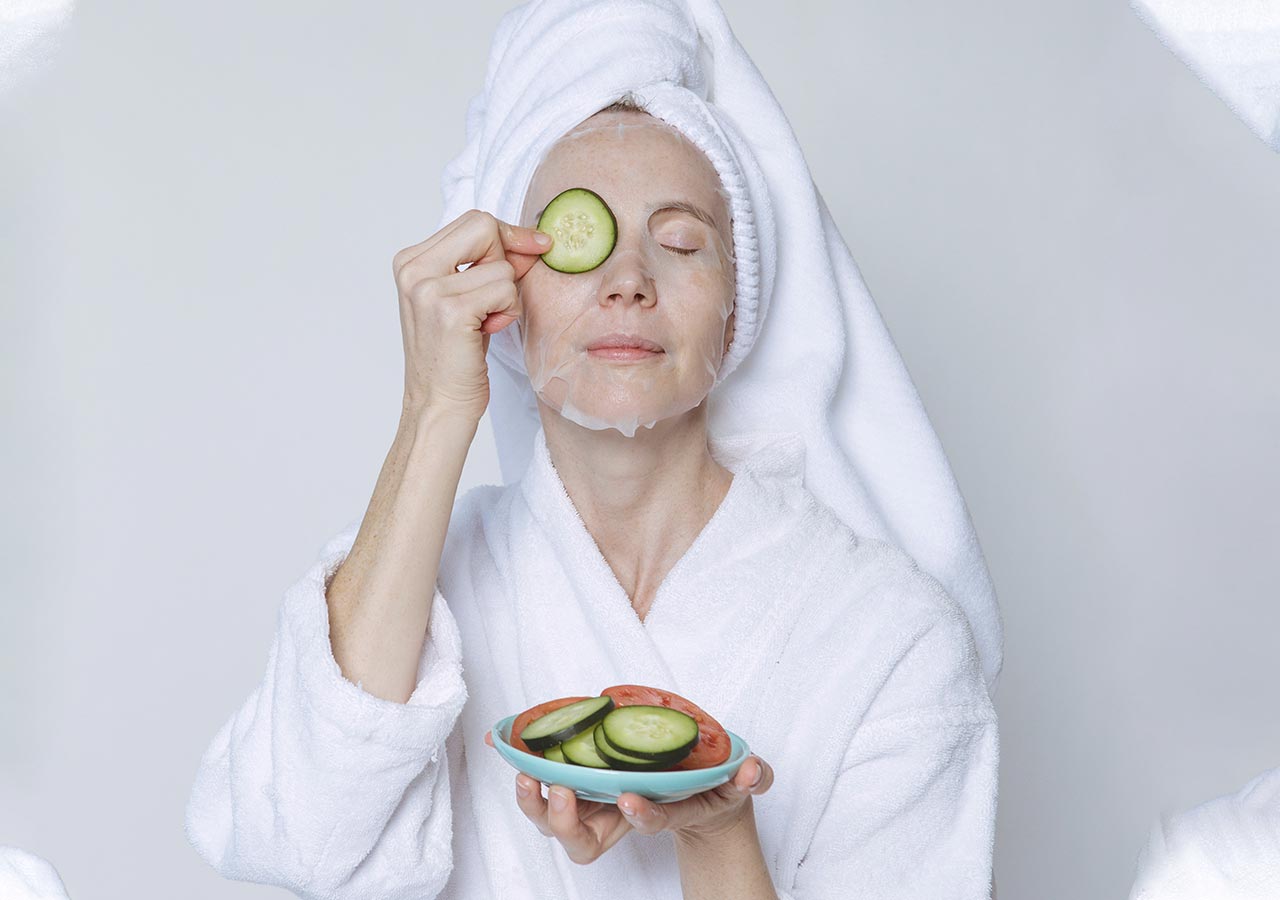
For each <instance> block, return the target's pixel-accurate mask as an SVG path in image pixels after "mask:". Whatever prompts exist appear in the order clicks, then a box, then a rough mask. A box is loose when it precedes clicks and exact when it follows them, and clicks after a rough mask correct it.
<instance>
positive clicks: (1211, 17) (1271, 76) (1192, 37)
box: [1130, 0, 1280, 150]
mask: <svg viewBox="0 0 1280 900" xmlns="http://www.w3.org/2000/svg"><path fill="white" fill-rule="evenodd" d="M1130 5H1131V6H1132V7H1133V9H1134V11H1135V12H1136V13H1137V14H1138V16H1139V17H1140V18H1141V19H1142V20H1143V21H1144V22H1146V23H1147V25H1148V26H1150V28H1151V29H1152V30H1153V31H1154V32H1155V33H1156V36H1157V37H1159V38H1160V40H1161V42H1162V43H1164V45H1165V46H1166V47H1168V48H1169V49H1170V50H1171V51H1173V53H1174V55H1175V56H1177V57H1178V58H1179V59H1180V60H1182V61H1183V63H1185V64H1186V65H1187V67H1188V68H1190V69H1191V71H1192V72H1194V73H1195V74H1196V76H1197V77H1198V78H1199V79H1200V80H1201V81H1203V82H1204V83H1205V84H1206V85H1207V86H1208V87H1209V89H1210V90H1212V91H1213V92H1214V93H1215V94H1217V95H1218V97H1220V98H1221V99H1222V100H1223V102H1225V103H1226V104H1227V106H1229V107H1230V108H1231V110H1232V111H1233V112H1234V113H1235V114H1236V115H1237V116H1239V117H1240V118H1241V119H1242V120H1243V121H1244V122H1245V124H1246V125H1248V126H1249V127H1250V128H1251V129H1252V130H1253V131H1254V133H1256V134H1257V135H1258V136H1259V137H1260V138H1262V139H1263V140H1264V141H1266V142H1267V143H1268V144H1270V145H1271V147H1272V148H1273V149H1275V150H1280V2H1277V0H1130Z"/></svg>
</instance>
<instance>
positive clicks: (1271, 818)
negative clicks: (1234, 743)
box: [1130, 769, 1280, 900]
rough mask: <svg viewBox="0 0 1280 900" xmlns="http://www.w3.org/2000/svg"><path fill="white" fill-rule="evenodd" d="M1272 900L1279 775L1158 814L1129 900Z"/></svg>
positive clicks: (1276, 894)
mask: <svg viewBox="0 0 1280 900" xmlns="http://www.w3.org/2000/svg"><path fill="white" fill-rule="evenodd" d="M1276 898H1280V769H1272V770H1271V771H1270V772H1264V773H1263V774H1261V775H1259V776H1258V777H1257V778H1254V779H1253V780H1252V781H1250V782H1249V783H1248V784H1246V785H1245V786H1244V787H1243V788H1241V789H1240V790H1239V791H1237V792H1235V793H1234V794H1228V795H1227V796H1225V797H1219V798H1217V799H1216V800H1210V801H1209V802H1208V803H1203V804H1201V805H1200V806H1197V807H1195V808H1194V809H1191V810H1188V811H1186V812H1183V813H1179V814H1177V815H1172V816H1163V817H1162V818H1161V819H1160V821H1159V822H1158V823H1157V824H1156V825H1155V826H1154V827H1153V828H1152V829H1151V836H1150V838H1149V839H1148V841H1147V845H1146V847H1145V848H1144V849H1143V851H1142V856H1141V857H1140V858H1139V862H1138V877H1137V880H1136V881H1135V882H1134V885H1133V891H1132V893H1131V894H1130V900H1276Z"/></svg>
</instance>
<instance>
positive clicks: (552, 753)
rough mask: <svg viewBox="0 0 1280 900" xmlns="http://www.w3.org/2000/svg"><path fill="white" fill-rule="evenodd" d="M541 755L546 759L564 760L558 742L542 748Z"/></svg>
mask: <svg viewBox="0 0 1280 900" xmlns="http://www.w3.org/2000/svg"><path fill="white" fill-rule="evenodd" d="M596 727H597V728H598V727H599V726H596ZM593 730H594V729H593ZM542 755H543V756H545V757H546V758H547V759H554V760H555V761H556V762H564V761H565V759H564V751H563V750H561V749H560V745H559V744H556V745H555V746H554V747H548V748H547V749H546V750H543V751H542Z"/></svg>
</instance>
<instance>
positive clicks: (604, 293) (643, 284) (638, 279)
mask: <svg viewBox="0 0 1280 900" xmlns="http://www.w3.org/2000/svg"><path fill="white" fill-rule="evenodd" d="M599 299H600V305H601V306H612V305H614V304H615V303H621V304H623V305H627V304H630V303H637V304H639V305H640V306H653V304H654V303H655V302H656V300H657V296H656V292H655V290H654V284H653V277H652V275H650V273H649V270H648V267H647V266H646V265H645V263H644V259H643V257H642V256H641V255H640V254H639V253H637V252H636V251H634V250H628V251H625V252H623V253H622V254H615V258H614V259H611V260H610V261H609V269H608V271H606V272H605V273H604V277H603V278H602V279H601V281H600V298H599Z"/></svg>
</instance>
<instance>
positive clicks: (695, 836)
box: [672, 797, 758, 849]
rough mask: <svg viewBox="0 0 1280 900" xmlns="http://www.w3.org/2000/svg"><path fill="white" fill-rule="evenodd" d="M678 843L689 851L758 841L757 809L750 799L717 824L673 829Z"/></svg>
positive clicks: (700, 824)
mask: <svg viewBox="0 0 1280 900" xmlns="http://www.w3.org/2000/svg"><path fill="white" fill-rule="evenodd" d="M672 833H673V834H674V835H675V838H676V843H677V844H680V845H681V846H683V847H685V848H688V849H696V848H698V847H700V846H702V845H706V844H718V843H725V842H728V843H735V844H736V843H739V842H741V841H744V840H747V839H751V840H757V839H758V837H757V834H756V815H755V807H754V806H753V805H752V803H751V798H750V797H748V798H747V799H746V801H745V802H743V804H742V805H741V806H739V807H738V808H737V809H736V810H735V811H734V812H733V813H731V814H730V815H729V816H728V817H727V818H725V819H723V820H720V821H716V822H701V823H699V824H697V825H694V826H689V827H686V828H677V829H672Z"/></svg>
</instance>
